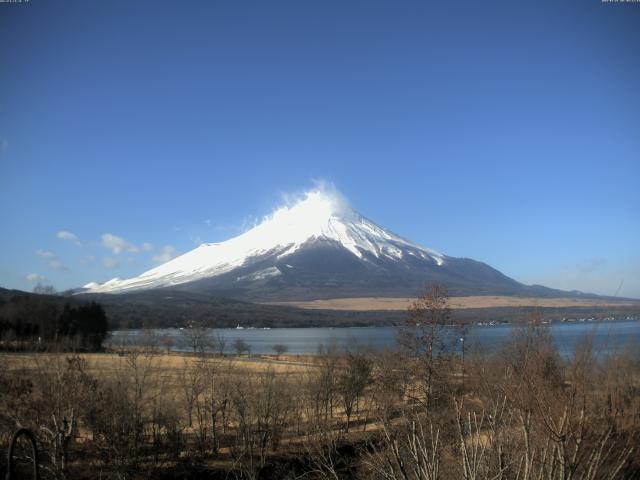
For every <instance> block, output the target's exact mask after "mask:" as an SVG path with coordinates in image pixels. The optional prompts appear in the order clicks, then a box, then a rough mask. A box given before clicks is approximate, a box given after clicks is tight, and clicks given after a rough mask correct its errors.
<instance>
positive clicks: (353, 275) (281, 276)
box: [79, 188, 567, 302]
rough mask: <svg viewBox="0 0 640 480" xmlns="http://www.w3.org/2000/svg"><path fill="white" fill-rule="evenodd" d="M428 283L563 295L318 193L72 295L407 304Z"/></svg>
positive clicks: (470, 291) (457, 291)
mask: <svg viewBox="0 0 640 480" xmlns="http://www.w3.org/2000/svg"><path fill="white" fill-rule="evenodd" d="M429 282H438V283H442V284H445V285H446V286H447V287H448V289H449V291H450V293H451V294H452V295H528V296H560V295H564V296H566V295H567V292H562V291H559V290H553V289H549V288H546V287H541V286H527V285H524V284H522V283H519V282H517V281H516V280H513V279H511V278H509V277H507V276H506V275H504V274H502V273H501V272H499V271H498V270H496V269H494V268H492V267H490V266H489V265H487V264H485V263H482V262H478V261H475V260H471V259H467V258H456V257H450V256H447V255H444V254H442V253H440V252H437V251H435V250H432V249H429V248H426V247H423V246H421V245H418V244H416V243H413V242H411V241H409V240H406V239H404V238H402V237H400V236H398V235H396V234H395V233H392V232H391V231H389V230H387V229H385V228H383V227H380V226H379V225H376V224H375V223H374V222H372V221H371V220H369V219H367V218H365V217H364V216H362V215H360V214H359V213H357V212H356V211H355V210H354V209H353V208H351V206H350V205H349V204H348V203H347V202H346V200H344V198H343V197H342V196H341V195H340V194H338V193H336V192H331V191H327V190H326V189H323V188H320V189H317V190H313V191H310V192H307V193H306V194H305V195H304V196H303V198H301V199H300V200H299V201H298V202H297V203H295V204H293V205H291V206H285V207H281V208H279V209H278V210H276V211H275V212H273V213H272V214H271V215H269V216H268V217H266V218H265V219H264V220H263V221H262V222H261V223H260V224H258V225H257V226H255V227H254V228H252V229H250V230H249V231H247V232H245V233H243V234H241V235H239V236H237V237H234V238H231V239H230V240H227V241H225V242H221V243H205V244H202V245H200V246H199V247H197V248H195V249H194V250H192V251H190V252H187V253H185V254H184V255H181V256H179V257H176V258H174V259H172V260H170V261H168V262H167V263H164V264H162V265H160V266H158V267H156V268H153V269H151V270H149V271H147V272H144V273H142V274H141V275H139V276H137V277H134V278H128V279H119V278H114V279H112V280H109V281H107V282H105V283H102V284H98V283H89V284H87V285H85V286H84V288H83V289H81V290H80V292H79V293H109V294H120V293H129V292H138V291H144V290H155V289H171V290H173V291H175V290H180V291H186V292H194V293H199V294H215V295H218V296H228V297H234V298H240V299H244V300H250V301H259V302H260V301H292V300H314V299H328V298H346V297H379V296H385V297H399V296H415V295H416V294H417V293H419V291H420V289H421V288H422V287H423V286H424V285H425V283H429Z"/></svg>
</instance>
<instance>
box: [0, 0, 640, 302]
mask: <svg viewBox="0 0 640 480" xmlns="http://www.w3.org/2000/svg"><path fill="white" fill-rule="evenodd" d="M639 52H640V4H637V3H636V4H631V3H629V4H617V3H615V4H614V3H611V4H609V3H601V2H600V0H575V1H557V0H553V1H544V0H543V1H541V0H536V1H518V2H514V1H504V2H493V1H485V2H478V1H468V2H467V1H455V2H427V1H415V2H412V1H406V2H398V1H379V2H378V1H373V2H369V1H367V2H359V1H355V2H345V1H299V0H295V1H289V2H281V1H277V0H275V1H256V2H244V1H235V0H234V1H198V2H196V1H180V2H176V1H173V2H164V1H157V0H155V1H142V0H136V1H130V0H128V1H121V0H109V1H100V2H87V1H65V0H61V1H55V2H54V1H48V0H47V1H45V0H31V1H29V2H26V3H19V4H16V3H0V215H1V216H0V219H1V220H0V222H1V223H0V225H2V230H1V235H0V285H1V286H4V287H11V288H20V289H31V288H32V287H33V284H34V282H35V281H37V280H38V279H39V278H40V277H39V276H42V277H46V280H45V281H46V283H51V284H53V285H54V286H55V287H57V288H58V289H65V288H68V287H75V286H79V285H82V284H84V283H86V282H89V281H94V280H96V281H104V280H106V279H109V278H112V277H114V276H120V277H125V276H130V275H134V274H138V273H140V272H142V271H144V270H146V269H148V268H150V267H152V266H153V265H155V263H154V257H156V259H155V261H161V260H162V259H163V258H168V257H170V256H172V255H175V254H177V253H181V252H185V251H188V250H190V249H191V248H194V247H195V246H196V243H198V242H199V241H219V240H224V239H226V238H229V237H231V236H233V235H236V234H238V233H240V232H241V231H242V229H243V228H245V227H246V225H247V224H250V223H251V222H252V221H253V219H255V218H260V217H261V216H262V215H264V214H266V213H268V212H269V211H270V210H271V209H272V208H273V207H274V206H275V205H277V204H278V203H279V200H280V195H281V194H282V193H283V192H289V193H290V192H299V191H301V190H304V189H306V188H309V187H311V186H312V185H313V183H312V182H313V179H319V178H322V179H326V180H329V181H331V182H333V183H334V184H335V185H336V186H337V188H338V189H339V190H340V191H342V193H344V194H345V195H346V196H347V197H348V198H349V199H350V200H351V202H352V204H353V205H354V207H355V208H356V209H357V210H359V211H360V212H361V213H363V214H364V215H366V216H368V217H369V218H371V219H373V220H374V221H376V222H378V223H379V224H381V225H383V226H386V227H389V228H390V229H392V230H393V231H395V232H396V233H398V234H400V235H403V236H405V237H407V238H410V239H412V240H413V241H416V242H418V243H422V244H423V245H425V246H428V247H431V248H434V249H438V250H440V251H442V252H444V253H446V254H448V255H453V256H464V257H471V258H475V259H478V260H482V261H485V262H487V263H489V264H490V265H492V266H494V267H496V268H499V269H500V270H502V271H503V272H504V273H506V274H508V275H510V276H512V277H514V278H516V279H518V280H520V281H523V282H526V283H542V284H546V285H549V286H553V287H560V288H566V289H573V288H575V289H581V290H585V291H593V292H597V293H602V294H613V293H614V292H615V290H616V289H617V287H618V285H619V283H620V282H621V281H622V280H623V279H624V285H623V287H622V290H621V292H620V293H621V295H626V296H635V297H640V53H639ZM60 232H65V233H61V234H60ZM107 234H108V235H110V236H106V237H105V235H107ZM59 236H60V237H62V238H58V237H59ZM116 237H117V238H116ZM143 244H149V245H143ZM27 277H29V278H30V280H28V278H27Z"/></svg>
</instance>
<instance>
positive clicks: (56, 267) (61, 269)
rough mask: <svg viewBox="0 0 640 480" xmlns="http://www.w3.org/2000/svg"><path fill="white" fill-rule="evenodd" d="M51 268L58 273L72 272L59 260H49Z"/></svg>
mask: <svg viewBox="0 0 640 480" xmlns="http://www.w3.org/2000/svg"><path fill="white" fill-rule="evenodd" d="M49 266H50V267H51V268H53V269H54V270H57V271H58V272H70V271H71V270H70V269H69V267H67V266H66V265H65V264H63V263H62V262H61V261H60V260H58V259H53V260H49Z"/></svg>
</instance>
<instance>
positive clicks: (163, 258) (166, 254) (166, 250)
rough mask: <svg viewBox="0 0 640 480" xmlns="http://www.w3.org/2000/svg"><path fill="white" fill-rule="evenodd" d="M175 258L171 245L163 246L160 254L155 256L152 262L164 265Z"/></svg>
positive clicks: (174, 251) (174, 249) (174, 250)
mask: <svg viewBox="0 0 640 480" xmlns="http://www.w3.org/2000/svg"><path fill="white" fill-rule="evenodd" d="M175 256H176V248H175V247H174V246H172V245H165V246H164V247H163V248H162V252H161V253H159V254H158V255H155V256H154V257H153V258H152V260H153V261H154V262H156V263H165V262H168V261H169V260H171V259H172V258H173V257H175Z"/></svg>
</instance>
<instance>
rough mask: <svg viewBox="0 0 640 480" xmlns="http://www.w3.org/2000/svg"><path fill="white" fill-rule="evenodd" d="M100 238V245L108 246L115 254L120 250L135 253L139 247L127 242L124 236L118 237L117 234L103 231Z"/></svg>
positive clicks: (120, 251)
mask: <svg viewBox="0 0 640 480" xmlns="http://www.w3.org/2000/svg"><path fill="white" fill-rule="evenodd" d="M101 238H102V246H103V247H105V248H108V249H109V250H111V251H112V252H113V253H115V254H116V255H117V254H120V253H122V252H129V253H136V252H139V251H140V249H139V248H138V247H137V246H135V245H134V244H133V243H129V242H127V241H126V240H125V239H124V238H122V237H118V236H117V235H113V234H111V233H105V234H104V235H102V237H101Z"/></svg>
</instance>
